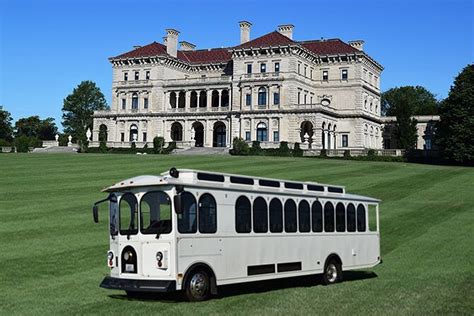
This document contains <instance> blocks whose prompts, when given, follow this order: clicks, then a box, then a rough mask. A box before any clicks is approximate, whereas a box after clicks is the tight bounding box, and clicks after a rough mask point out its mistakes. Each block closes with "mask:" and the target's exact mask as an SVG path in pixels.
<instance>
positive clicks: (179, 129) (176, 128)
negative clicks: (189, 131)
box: [171, 122, 183, 142]
mask: <svg viewBox="0 0 474 316" xmlns="http://www.w3.org/2000/svg"><path fill="white" fill-rule="evenodd" d="M171 140H172V141H175V142H180V141H182V140H183V126H182V125H181V123H178V122H174V123H173V124H172V125H171Z"/></svg>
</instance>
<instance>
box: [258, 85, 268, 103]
mask: <svg viewBox="0 0 474 316" xmlns="http://www.w3.org/2000/svg"><path fill="white" fill-rule="evenodd" d="M258 105H267V89H265V88H263V87H262V88H260V89H258Z"/></svg>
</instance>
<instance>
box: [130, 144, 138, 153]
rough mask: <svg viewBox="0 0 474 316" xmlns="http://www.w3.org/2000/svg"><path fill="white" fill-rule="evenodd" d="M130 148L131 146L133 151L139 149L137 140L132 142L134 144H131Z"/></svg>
mask: <svg viewBox="0 0 474 316" xmlns="http://www.w3.org/2000/svg"><path fill="white" fill-rule="evenodd" d="M130 148H131V149H132V150H133V151H136V150H137V145H136V144H135V142H132V146H130Z"/></svg>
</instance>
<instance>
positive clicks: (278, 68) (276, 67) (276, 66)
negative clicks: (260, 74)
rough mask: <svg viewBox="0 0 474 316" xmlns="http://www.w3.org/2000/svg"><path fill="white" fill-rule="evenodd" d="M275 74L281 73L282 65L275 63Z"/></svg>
mask: <svg viewBox="0 0 474 316" xmlns="http://www.w3.org/2000/svg"><path fill="white" fill-rule="evenodd" d="M275 72H280V63H275Z"/></svg>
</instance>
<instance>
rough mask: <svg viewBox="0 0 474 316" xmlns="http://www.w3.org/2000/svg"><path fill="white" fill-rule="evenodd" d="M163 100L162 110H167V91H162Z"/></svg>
mask: <svg viewBox="0 0 474 316" xmlns="http://www.w3.org/2000/svg"><path fill="white" fill-rule="evenodd" d="M164 94H165V95H164V98H163V110H167V109H168V108H169V107H170V102H169V93H168V91H164Z"/></svg>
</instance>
